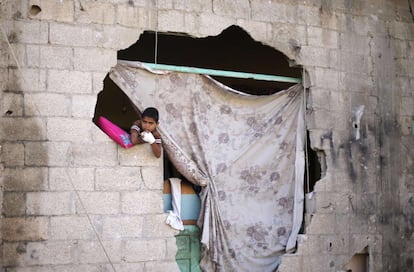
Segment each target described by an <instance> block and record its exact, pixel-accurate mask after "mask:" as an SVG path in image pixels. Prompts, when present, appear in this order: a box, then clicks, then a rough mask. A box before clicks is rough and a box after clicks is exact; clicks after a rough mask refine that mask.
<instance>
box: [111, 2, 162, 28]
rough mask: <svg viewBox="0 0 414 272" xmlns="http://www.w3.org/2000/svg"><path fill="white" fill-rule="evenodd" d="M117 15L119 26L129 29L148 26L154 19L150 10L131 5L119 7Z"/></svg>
mask: <svg viewBox="0 0 414 272" xmlns="http://www.w3.org/2000/svg"><path fill="white" fill-rule="evenodd" d="M153 12H154V13H155V7H154V11H153ZM117 15H118V16H117V18H116V22H117V24H120V25H122V26H129V27H139V26H148V21H149V20H151V19H153V17H152V16H151V12H150V11H149V10H148V9H145V8H142V7H136V6H135V5H129V4H124V5H117ZM154 20H155V19H154Z"/></svg>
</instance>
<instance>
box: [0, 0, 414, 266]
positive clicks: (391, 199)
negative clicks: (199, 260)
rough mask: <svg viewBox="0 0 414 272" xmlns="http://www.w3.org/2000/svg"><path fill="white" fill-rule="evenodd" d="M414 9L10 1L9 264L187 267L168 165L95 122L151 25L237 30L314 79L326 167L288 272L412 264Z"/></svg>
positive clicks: (4, 53) (237, 0)
mask: <svg viewBox="0 0 414 272" xmlns="http://www.w3.org/2000/svg"><path fill="white" fill-rule="evenodd" d="M410 3H411V4H412V2H411V1H385V0H381V1H376V0H375V1H374V0H372V1H319V0H312V1H300V2H299V1H287V0H278V1H267V0H266V1H265V0H258V1H247V0H233V1H227V0H210V1H204V0H196V1H175V0H174V1H173V0H171V1H170V0H166V1H164V0H155V1H154V0H147V1H144V0H135V1H128V0H106V1H104V0H99V1H96V0H82V1H77V0H18V1H12V0H1V1H0V14H1V16H0V18H1V19H0V20H2V21H1V31H2V36H1V37H2V38H1V39H0V43H1V47H0V87H1V90H2V92H1V96H0V102H1V105H2V107H1V109H2V111H1V115H2V118H1V123H0V127H1V129H0V136H1V163H2V165H1V166H2V168H1V172H0V173H1V176H0V182H1V186H2V187H1V188H2V194H0V196H1V197H0V202H1V203H2V220H1V223H0V224H1V232H0V237H1V238H2V243H1V250H0V252H1V255H2V256H1V259H2V264H1V265H2V267H3V270H5V271H113V270H114V269H113V268H115V270H116V271H176V270H177V269H178V268H177V266H176V263H175V253H176V246H175V238H174V235H175V234H176V232H174V231H172V230H171V229H170V228H169V227H167V226H166V225H165V224H164V219H165V214H163V213H162V207H161V204H162V201H161V200H162V198H161V197H162V191H161V189H162V164H161V160H159V159H155V158H153V157H152V155H151V153H150V151H149V150H148V149H147V148H146V147H145V146H140V147H134V148H131V149H128V150H124V149H122V148H120V147H117V146H116V145H115V144H114V143H113V142H111V141H109V140H108V138H107V137H106V136H105V135H104V134H103V133H102V132H101V131H100V130H99V129H97V128H96V127H95V126H94V125H93V124H92V122H91V118H92V116H93V109H94V106H95V103H96V96H97V93H98V92H99V91H101V90H102V87H103V86H102V85H103V79H104V77H105V75H106V73H107V72H108V71H109V69H110V67H111V66H113V65H114V64H115V63H116V52H117V50H120V49H123V48H126V47H128V46H129V45H131V44H132V43H134V42H135V41H136V40H137V39H138V37H139V34H140V33H142V31H144V30H158V31H176V32H186V33H189V34H191V35H193V36H196V37H204V36H207V35H217V34H219V33H220V32H221V31H222V30H223V29H225V28H226V27H228V26H230V25H232V24H237V25H239V26H241V27H243V28H244V29H245V30H246V31H248V32H249V33H250V34H251V36H252V37H253V38H254V39H256V40H258V41H261V42H263V43H265V44H267V45H271V46H273V47H274V48H276V49H278V50H279V51H282V52H283V53H284V54H286V55H287V56H288V57H289V58H291V59H293V60H295V61H296V63H297V64H299V65H302V66H303V67H304V68H305V69H306V72H307V77H308V82H309V84H308V86H307V87H309V100H308V111H307V113H308V114H307V126H308V130H309V132H310V138H311V146H312V148H313V149H315V150H317V151H318V152H319V156H320V157H321V158H323V159H324V161H326V167H325V168H324V169H323V173H324V176H323V177H322V179H321V180H320V181H318V183H317V184H316V187H315V192H314V201H315V204H316V208H315V210H313V211H312V212H310V211H308V214H307V216H308V218H310V221H309V223H308V225H307V226H306V230H305V233H304V234H303V235H301V237H300V239H299V240H298V250H297V252H296V253H294V254H288V255H285V256H284V257H283V259H282V265H281V267H280V269H279V270H280V271H345V270H346V264H347V263H348V262H349V261H350V259H351V257H352V256H353V255H354V254H355V253H360V252H362V251H363V250H366V251H367V252H368V256H369V257H368V258H369V271H410V270H412V269H413V266H414V260H413V258H412V256H413V252H414V246H413V243H412V239H413V229H414V222H413V218H414V186H413V182H412V181H413V177H414V173H413V170H412V169H414V165H413V164H414V159H413V158H414V156H413V155H414V154H413V150H414V148H413V147H414V140H413V139H414V131H413V127H414V121H413V120H414V90H413V89H414V87H413V86H414V74H413V71H414V67H413V63H414V61H413V59H414V53H413V48H414V27H413V17H414V16H413V12H412V7H410ZM3 34H4V35H3ZM6 37H7V38H6ZM362 106H363V108H362ZM360 112H362V114H361V116H359V115H358V113H360ZM85 209H86V211H87V212H85ZM97 235H98V237H99V238H100V240H98V239H97ZM100 241H101V242H102V243H100ZM410 241H411V242H410ZM104 249H105V251H104ZM107 256H109V259H110V261H109V260H108V257H107Z"/></svg>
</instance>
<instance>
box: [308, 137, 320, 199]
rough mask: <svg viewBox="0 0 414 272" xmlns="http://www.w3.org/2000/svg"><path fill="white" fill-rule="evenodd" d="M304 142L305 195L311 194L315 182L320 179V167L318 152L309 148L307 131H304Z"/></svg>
mask: <svg viewBox="0 0 414 272" xmlns="http://www.w3.org/2000/svg"><path fill="white" fill-rule="evenodd" d="M306 141H307V144H306V148H307V150H306V152H307V157H306V163H307V167H305V193H310V192H313V190H314V187H315V184H316V182H317V181H318V180H320V179H321V177H322V167H321V163H320V159H319V156H318V152H317V151H315V150H313V149H312V148H311V142H310V137H309V131H306Z"/></svg>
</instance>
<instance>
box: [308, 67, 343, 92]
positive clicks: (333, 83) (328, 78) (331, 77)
mask: <svg viewBox="0 0 414 272" xmlns="http://www.w3.org/2000/svg"><path fill="white" fill-rule="evenodd" d="M310 75H311V82H312V83H313V84H314V86H316V87H323V88H326V89H333V90H337V89H338V88H339V79H340V74H339V72H338V71H335V70H334V69H327V68H319V67H315V69H313V73H310Z"/></svg>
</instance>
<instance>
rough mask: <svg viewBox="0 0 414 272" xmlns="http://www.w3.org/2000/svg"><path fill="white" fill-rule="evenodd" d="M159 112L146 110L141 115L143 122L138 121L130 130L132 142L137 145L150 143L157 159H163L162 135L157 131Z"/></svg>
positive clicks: (150, 109) (153, 109)
mask: <svg viewBox="0 0 414 272" xmlns="http://www.w3.org/2000/svg"><path fill="white" fill-rule="evenodd" d="M157 127H158V110H157V109H156V108H152V107H149V108H146V109H145V110H144V111H143V112H142V115H141V120H136V121H135V122H134V123H133V124H132V126H131V129H130V134H131V142H132V143H133V144H134V145H135V144H143V143H149V144H150V145H151V149H152V153H154V155H155V157H157V158H159V157H161V135H160V133H159V132H158V131H157Z"/></svg>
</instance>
